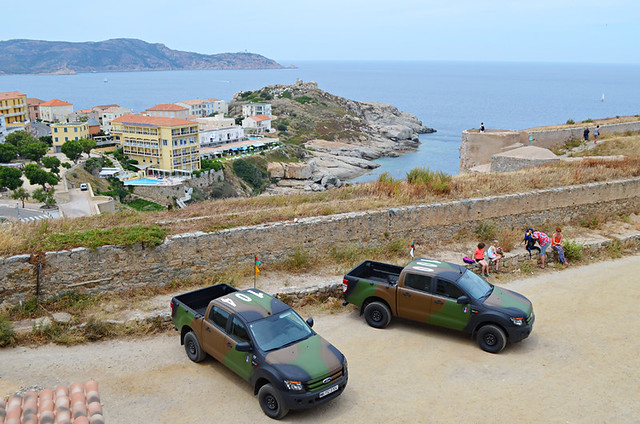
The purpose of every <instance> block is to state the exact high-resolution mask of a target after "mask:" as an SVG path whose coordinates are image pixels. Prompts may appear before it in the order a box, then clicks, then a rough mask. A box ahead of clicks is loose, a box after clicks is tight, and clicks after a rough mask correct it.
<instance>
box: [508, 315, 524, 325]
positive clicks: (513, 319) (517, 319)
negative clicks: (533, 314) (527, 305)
mask: <svg viewBox="0 0 640 424" xmlns="http://www.w3.org/2000/svg"><path fill="white" fill-rule="evenodd" d="M509 319H510V320H511V322H512V323H514V324H515V325H517V326H518V327H519V326H521V325H524V318H522V317H509Z"/></svg>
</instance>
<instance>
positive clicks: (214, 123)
mask: <svg viewBox="0 0 640 424" xmlns="http://www.w3.org/2000/svg"><path fill="white" fill-rule="evenodd" d="M196 122H197V123H198V135H199V136H200V147H215V146H220V145H223V144H227V143H235V142H236V141H241V140H242V139H244V129H243V128H242V127H241V126H239V125H236V124H235V119H233V118H224V117H222V116H220V115H216V116H214V117H207V118H197V119H196Z"/></svg>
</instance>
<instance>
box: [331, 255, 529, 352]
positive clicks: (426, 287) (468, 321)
mask: <svg viewBox="0 0 640 424" xmlns="http://www.w3.org/2000/svg"><path fill="white" fill-rule="evenodd" d="M342 291H343V296H344V299H345V302H344V305H345V306H346V305H347V304H349V303H351V304H354V305H356V306H357V307H359V308H360V313H361V314H364V317H365V319H366V321H367V323H368V324H369V325H370V326H372V327H376V328H384V327H386V326H387V325H388V324H389V321H390V320H391V316H392V315H393V316H398V317H400V318H406V319H410V320H413V321H420V322H425V323H428V324H433V325H438V326H441V327H447V328H452V329H454V330H460V331H464V332H466V333H469V334H471V335H472V336H474V337H475V338H476V340H477V342H478V345H479V346H480V348H481V349H483V350H485V351H487V352H491V353H498V352H500V351H501V350H502V349H503V348H504V347H505V345H506V344H507V342H511V343H513V342H518V341H521V340H523V339H525V338H527V337H528V336H529V334H530V333H531V329H532V327H533V321H534V314H533V307H532V305H531V302H530V301H529V300H528V299H527V298H526V297H524V296H522V295H520V294H518V293H516V292H513V291H511V290H507V289H503V288H500V287H498V286H494V285H493V284H490V283H488V282H487V281H485V280H484V279H482V278H481V277H479V276H478V275H476V274H475V273H473V272H472V271H469V270H467V269H466V268H464V267H463V266H460V265H456V264H452V263H448V262H442V261H436V260H432V259H425V258H418V259H415V260H412V261H411V262H410V263H409V264H408V265H407V266H406V267H404V268H403V267H400V266H396V265H390V264H385V263H382V262H374V261H365V262H363V263H361V264H360V265H358V266H357V267H355V268H354V269H352V270H351V271H349V273H348V274H347V275H345V276H344V280H343V281H342Z"/></svg>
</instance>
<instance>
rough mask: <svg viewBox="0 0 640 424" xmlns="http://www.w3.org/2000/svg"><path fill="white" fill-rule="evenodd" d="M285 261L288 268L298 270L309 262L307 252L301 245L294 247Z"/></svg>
mask: <svg viewBox="0 0 640 424" xmlns="http://www.w3.org/2000/svg"><path fill="white" fill-rule="evenodd" d="M286 263H287V266H288V267H289V268H291V269H295V270H300V269H302V268H304V267H306V266H307V265H308V264H309V254H308V253H307V252H306V250H304V249H303V248H302V247H296V249H295V250H294V251H293V254H292V255H291V256H290V257H289V258H288V259H287V261H286Z"/></svg>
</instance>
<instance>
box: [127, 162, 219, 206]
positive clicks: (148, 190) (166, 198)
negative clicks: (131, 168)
mask: <svg viewBox="0 0 640 424" xmlns="http://www.w3.org/2000/svg"><path fill="white" fill-rule="evenodd" d="M223 180H224V172H223V171H222V170H220V171H213V170H211V171H205V172H203V173H202V175H200V177H197V178H191V179H190V180H185V181H184V182H183V183H181V184H176V185H171V186H163V185H154V186H133V194H135V195H136V196H138V197H141V198H143V199H146V200H150V201H152V202H156V203H158V204H159V205H163V206H168V205H173V199H174V198H176V199H180V198H182V197H184V194H185V193H186V189H187V188H188V187H196V188H203V187H209V186H210V185H211V184H213V183H215V182H219V181H223Z"/></svg>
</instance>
